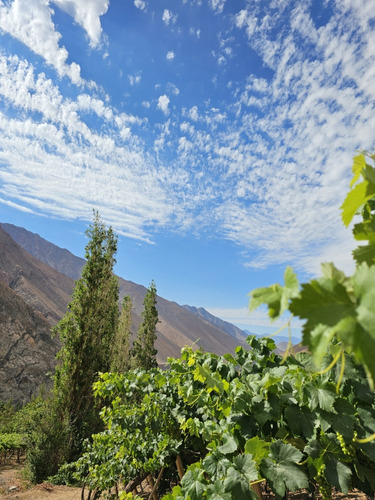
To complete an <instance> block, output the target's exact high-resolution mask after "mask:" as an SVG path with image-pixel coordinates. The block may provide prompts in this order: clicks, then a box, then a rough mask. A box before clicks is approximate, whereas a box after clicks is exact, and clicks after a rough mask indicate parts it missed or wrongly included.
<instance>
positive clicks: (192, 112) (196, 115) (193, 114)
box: [188, 106, 199, 122]
mask: <svg viewBox="0 0 375 500" xmlns="http://www.w3.org/2000/svg"><path fill="white" fill-rule="evenodd" d="M188 116H189V118H191V119H192V120H194V121H195V122H196V121H198V120H199V113H198V107H197V106H193V107H192V108H190V110H189V112H188Z"/></svg>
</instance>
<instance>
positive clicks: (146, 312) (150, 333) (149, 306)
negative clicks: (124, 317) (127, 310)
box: [132, 281, 159, 370]
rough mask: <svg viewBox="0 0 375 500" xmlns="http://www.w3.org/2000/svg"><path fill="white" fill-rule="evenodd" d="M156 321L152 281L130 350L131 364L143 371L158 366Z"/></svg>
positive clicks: (156, 313) (157, 318)
mask: <svg viewBox="0 0 375 500" xmlns="http://www.w3.org/2000/svg"><path fill="white" fill-rule="evenodd" d="M158 321H159V317H158V311H157V309H156V286H155V283H154V281H151V284H150V286H149V288H148V289H147V292H146V295H145V298H144V301H143V311H142V322H141V324H140V325H139V330H138V336H137V339H136V340H135V341H134V345H133V349H132V356H133V364H134V365H135V366H137V367H140V368H144V369H145V370H148V369H150V368H155V367H157V366H158V364H157V361H156V354H157V352H158V351H157V350H156V349H155V341H156V325H157V324H158Z"/></svg>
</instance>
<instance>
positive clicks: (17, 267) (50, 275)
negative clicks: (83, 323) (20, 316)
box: [0, 228, 74, 325]
mask: <svg viewBox="0 0 375 500" xmlns="http://www.w3.org/2000/svg"><path fill="white" fill-rule="evenodd" d="M0 280H1V281H2V282H3V283H5V284H6V285H8V286H9V288H11V289H12V290H13V291H14V292H15V293H16V294H17V295H19V296H20V297H21V298H22V299H23V300H24V301H25V302H26V303H27V304H29V305H30V306H31V307H33V308H34V309H36V310H38V311H39V312H41V313H42V314H43V316H44V317H45V318H46V319H47V320H48V321H49V322H50V324H51V325H54V324H56V322H57V321H58V320H59V319H60V318H61V317H62V316H63V315H64V314H65V311H66V306H67V303H68V301H69V300H70V297H71V294H72V291H73V287H74V281H73V280H72V279H71V278H69V277H68V276H65V275H64V274H61V273H59V272H58V271H56V270H55V269H53V268H52V267H50V266H48V265H47V264H45V263H43V262H40V261H39V260H37V259H36V258H35V257H33V256H32V255H30V254H29V253H28V252H26V250H24V249H23V248H22V247H20V246H19V245H18V244H17V243H16V242H15V241H14V240H13V239H12V238H11V237H10V236H9V234H8V233H7V232H5V231H4V230H3V229H1V228H0Z"/></svg>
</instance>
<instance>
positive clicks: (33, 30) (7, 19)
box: [0, 0, 83, 84]
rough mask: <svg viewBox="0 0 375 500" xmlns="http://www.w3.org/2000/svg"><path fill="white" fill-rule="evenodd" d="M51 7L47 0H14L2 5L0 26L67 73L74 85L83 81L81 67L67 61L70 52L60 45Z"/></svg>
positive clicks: (62, 73) (65, 74) (51, 64)
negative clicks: (43, 0) (41, 0)
mask: <svg viewBox="0 0 375 500" xmlns="http://www.w3.org/2000/svg"><path fill="white" fill-rule="evenodd" d="M52 13H53V11H52V9H51V7H50V6H49V3H48V1H45V2H40V1H39V0H14V1H13V2H12V3H11V4H3V3H1V4H0V28H1V29H2V30H3V31H5V32H7V33H9V34H10V35H11V36H12V37H14V38H17V39H18V40H20V41H21V42H22V43H24V44H25V45H26V46H27V47H29V48H30V50H32V51H33V52H35V53H36V54H38V55H40V56H42V57H43V58H44V59H45V61H46V62H47V64H49V65H50V66H53V67H54V68H55V69H56V71H57V72H58V74H59V76H60V77H62V76H67V77H68V78H70V79H71V80H72V82H73V83H75V84H82V82H83V81H82V78H81V75H80V71H81V70H80V67H79V65H78V64H76V63H74V62H73V63H71V64H68V63H67V59H68V52H67V50H66V49H65V47H60V46H59V40H60V38H61V35H60V33H58V32H57V31H56V30H55V26H54V24H53V21H52Z"/></svg>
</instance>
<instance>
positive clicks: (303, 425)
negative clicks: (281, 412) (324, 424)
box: [285, 405, 317, 439]
mask: <svg viewBox="0 0 375 500" xmlns="http://www.w3.org/2000/svg"><path fill="white" fill-rule="evenodd" d="M285 418H286V421H287V423H288V425H289V427H290V429H291V431H292V432H293V434H294V435H297V436H304V437H305V438H307V439H310V438H312V437H313V436H314V434H315V429H316V418H317V415H316V413H315V412H312V411H310V410H308V409H307V408H301V407H299V406H297V405H292V406H289V407H288V408H287V409H286V410H285Z"/></svg>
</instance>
